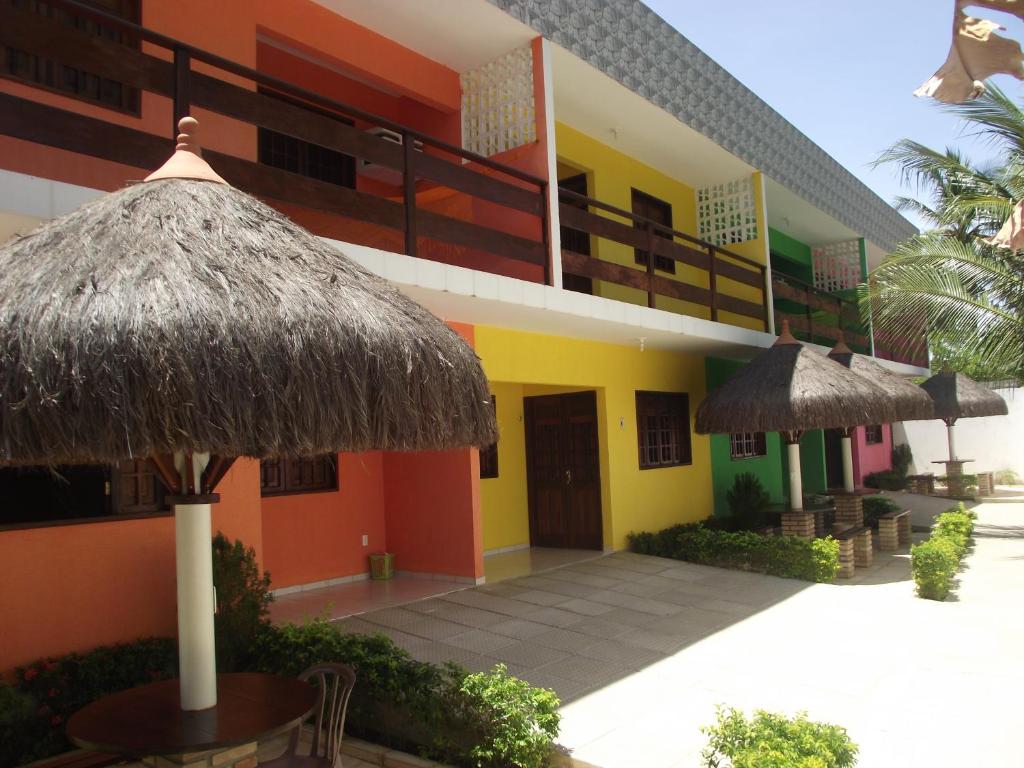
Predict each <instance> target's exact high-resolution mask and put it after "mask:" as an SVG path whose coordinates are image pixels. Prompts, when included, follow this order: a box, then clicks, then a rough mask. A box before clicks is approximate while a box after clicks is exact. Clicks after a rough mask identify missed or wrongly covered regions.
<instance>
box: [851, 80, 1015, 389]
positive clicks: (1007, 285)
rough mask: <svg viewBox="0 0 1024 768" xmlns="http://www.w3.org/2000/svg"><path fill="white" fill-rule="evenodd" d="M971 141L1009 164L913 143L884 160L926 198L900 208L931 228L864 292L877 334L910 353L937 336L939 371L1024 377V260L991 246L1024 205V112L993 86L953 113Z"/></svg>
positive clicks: (904, 246) (906, 245)
mask: <svg viewBox="0 0 1024 768" xmlns="http://www.w3.org/2000/svg"><path fill="white" fill-rule="evenodd" d="M946 108H947V109H948V110H949V111H951V112H953V113H955V114H957V115H959V116H960V117H962V118H963V119H964V121H965V123H966V124H967V126H968V132H969V133H971V134H974V135H977V136H980V137H982V138H984V139H986V140H988V141H989V142H991V143H992V144H993V145H994V146H995V147H996V148H997V149H998V150H999V153H1000V162H999V163H998V164H996V165H993V166H990V167H980V166H977V165H974V164H972V163H971V162H970V161H968V160H967V159H966V158H965V157H963V156H962V155H961V154H960V153H959V152H957V151H956V150H953V149H947V150H946V151H945V152H939V151H937V150H934V149H930V148H928V147H926V146H924V145H922V144H920V143H918V142H914V141H910V140H908V139H904V140H903V141H900V142H898V143H897V144H895V145H894V146H893V147H891V148H890V149H889V150H887V151H886V152H884V153H883V154H882V155H881V156H880V157H879V159H878V161H877V162H878V163H896V164H898V165H899V166H900V169H901V173H902V176H903V179H904V181H905V182H908V183H912V184H915V185H916V189H917V192H918V197H916V198H914V197H901V198H899V199H897V201H896V206H897V208H899V209H900V210H904V211H913V212H914V213H917V214H918V215H919V216H920V217H921V218H923V219H924V220H925V221H927V222H928V224H929V225H931V227H932V229H930V230H929V231H927V232H925V233H924V234H921V235H918V236H916V237H913V238H910V239H909V240H907V241H905V242H903V243H901V244H900V245H899V246H898V247H897V249H896V250H895V252H894V253H892V254H890V255H889V256H888V257H887V258H886V260H885V261H884V262H883V263H882V264H881V265H880V266H879V267H878V268H877V269H875V270H874V271H873V272H872V273H871V274H870V275H869V277H868V282H867V284H866V285H864V286H861V309H862V312H864V313H865V314H867V315H869V316H870V317H871V321H872V323H873V325H874V327H875V329H876V332H879V333H881V334H882V335H884V336H886V337H888V338H889V339H892V340H894V341H895V346H897V347H902V348H903V349H902V350H901V351H904V352H906V351H908V350H909V349H910V348H911V347H912V345H913V341H914V339H917V338H920V334H921V332H922V330H924V329H927V332H928V337H929V342H930V346H931V352H932V356H933V363H938V364H939V365H942V364H944V363H945V364H950V365H955V366H956V367H958V369H960V370H964V369H965V368H969V369H970V372H971V374H972V375H974V376H981V377H982V378H1004V377H1021V376H1024V252H1020V251H1010V250H1007V249H1005V248H997V247H994V246H992V245H991V244H990V243H989V242H988V238H990V237H992V235H994V234H995V233H996V232H997V231H998V230H999V227H1000V226H1001V225H1002V223H1003V222H1004V221H1005V220H1006V218H1007V217H1008V216H1009V215H1010V213H1011V211H1012V210H1013V205H1014V202H1015V201H1016V200H1020V199H1021V198H1024V110H1022V109H1021V107H1019V106H1018V105H1017V104H1016V103H1014V101H1013V100H1012V99H1011V98H1009V97H1008V96H1007V95H1006V94H1005V93H1003V92H1002V91H1001V90H999V89H998V88H996V87H993V86H989V88H988V90H987V91H986V93H985V94H984V95H983V96H982V97H980V98H979V99H977V100H975V101H971V102H967V103H966V104H956V105H950V106H948V107H946Z"/></svg>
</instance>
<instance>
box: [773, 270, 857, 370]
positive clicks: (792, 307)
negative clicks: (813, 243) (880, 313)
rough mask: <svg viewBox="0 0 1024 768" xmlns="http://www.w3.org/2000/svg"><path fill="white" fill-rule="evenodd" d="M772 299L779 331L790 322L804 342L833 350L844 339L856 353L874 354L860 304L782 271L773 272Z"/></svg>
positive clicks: (794, 333) (791, 327)
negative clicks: (861, 316) (785, 323)
mask: <svg viewBox="0 0 1024 768" xmlns="http://www.w3.org/2000/svg"><path fill="white" fill-rule="evenodd" d="M772 298H773V300H774V304H775V327H776V328H781V327H782V321H783V320H789V327H790V330H792V331H793V335H794V336H796V337H797V338H798V339H800V340H802V341H808V342H811V343H813V344H821V345H823V346H827V347H831V346H832V345H833V344H835V343H836V342H837V341H839V338H840V336H842V337H843V338H844V339H845V340H846V343H847V344H848V345H849V347H850V348H851V349H852V350H853V351H854V352H860V353H861V354H865V355H870V354H871V337H870V335H869V331H868V329H867V327H866V325H865V324H864V323H862V322H861V318H860V310H859V309H858V307H857V302H856V301H854V300H852V299H848V298H844V297H842V296H837V295H836V294H834V293H829V292H827V291H823V290H821V289H820V288H815V287H814V286H813V285H811V284H810V283H805V282H804V281H803V280H799V279H798V278H795V277H790V276H789V275H784V274H781V273H779V272H774V273H772Z"/></svg>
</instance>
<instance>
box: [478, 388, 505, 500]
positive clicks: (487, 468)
mask: <svg viewBox="0 0 1024 768" xmlns="http://www.w3.org/2000/svg"><path fill="white" fill-rule="evenodd" d="M491 408H493V409H494V417H495V418H497V417H498V398H497V397H495V396H494V395H493V394H492V395H491ZM499 439H500V438H499ZM479 454H480V455H479V463H480V472H479V474H480V479H481V480H494V479H495V478H496V477H498V441H497V440H495V441H494V442H493V443H491V444H490V445H488V446H487V447H486V448H481V449H480V451H479Z"/></svg>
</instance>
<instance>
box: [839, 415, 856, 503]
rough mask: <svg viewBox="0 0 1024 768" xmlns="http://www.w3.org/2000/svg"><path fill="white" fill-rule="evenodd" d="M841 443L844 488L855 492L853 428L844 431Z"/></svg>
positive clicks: (848, 491) (849, 491)
mask: <svg viewBox="0 0 1024 768" xmlns="http://www.w3.org/2000/svg"><path fill="white" fill-rule="evenodd" d="M840 445H842V448H843V490H844V491H846V492H847V493H853V491H854V489H855V486H854V483H853V430H849V431H844V432H843V437H842V439H841V440H840Z"/></svg>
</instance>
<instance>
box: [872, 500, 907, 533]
mask: <svg viewBox="0 0 1024 768" xmlns="http://www.w3.org/2000/svg"><path fill="white" fill-rule="evenodd" d="M899 508H900V505H899V504H897V503H896V502H894V501H893V500H892V499H887V498H885V497H884V496H866V497H864V524H865V525H870V526H873V527H875V528H877V527H878V518H880V517H881V516H882V515H884V514H886V513H888V512H896V511H898V510H899Z"/></svg>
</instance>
